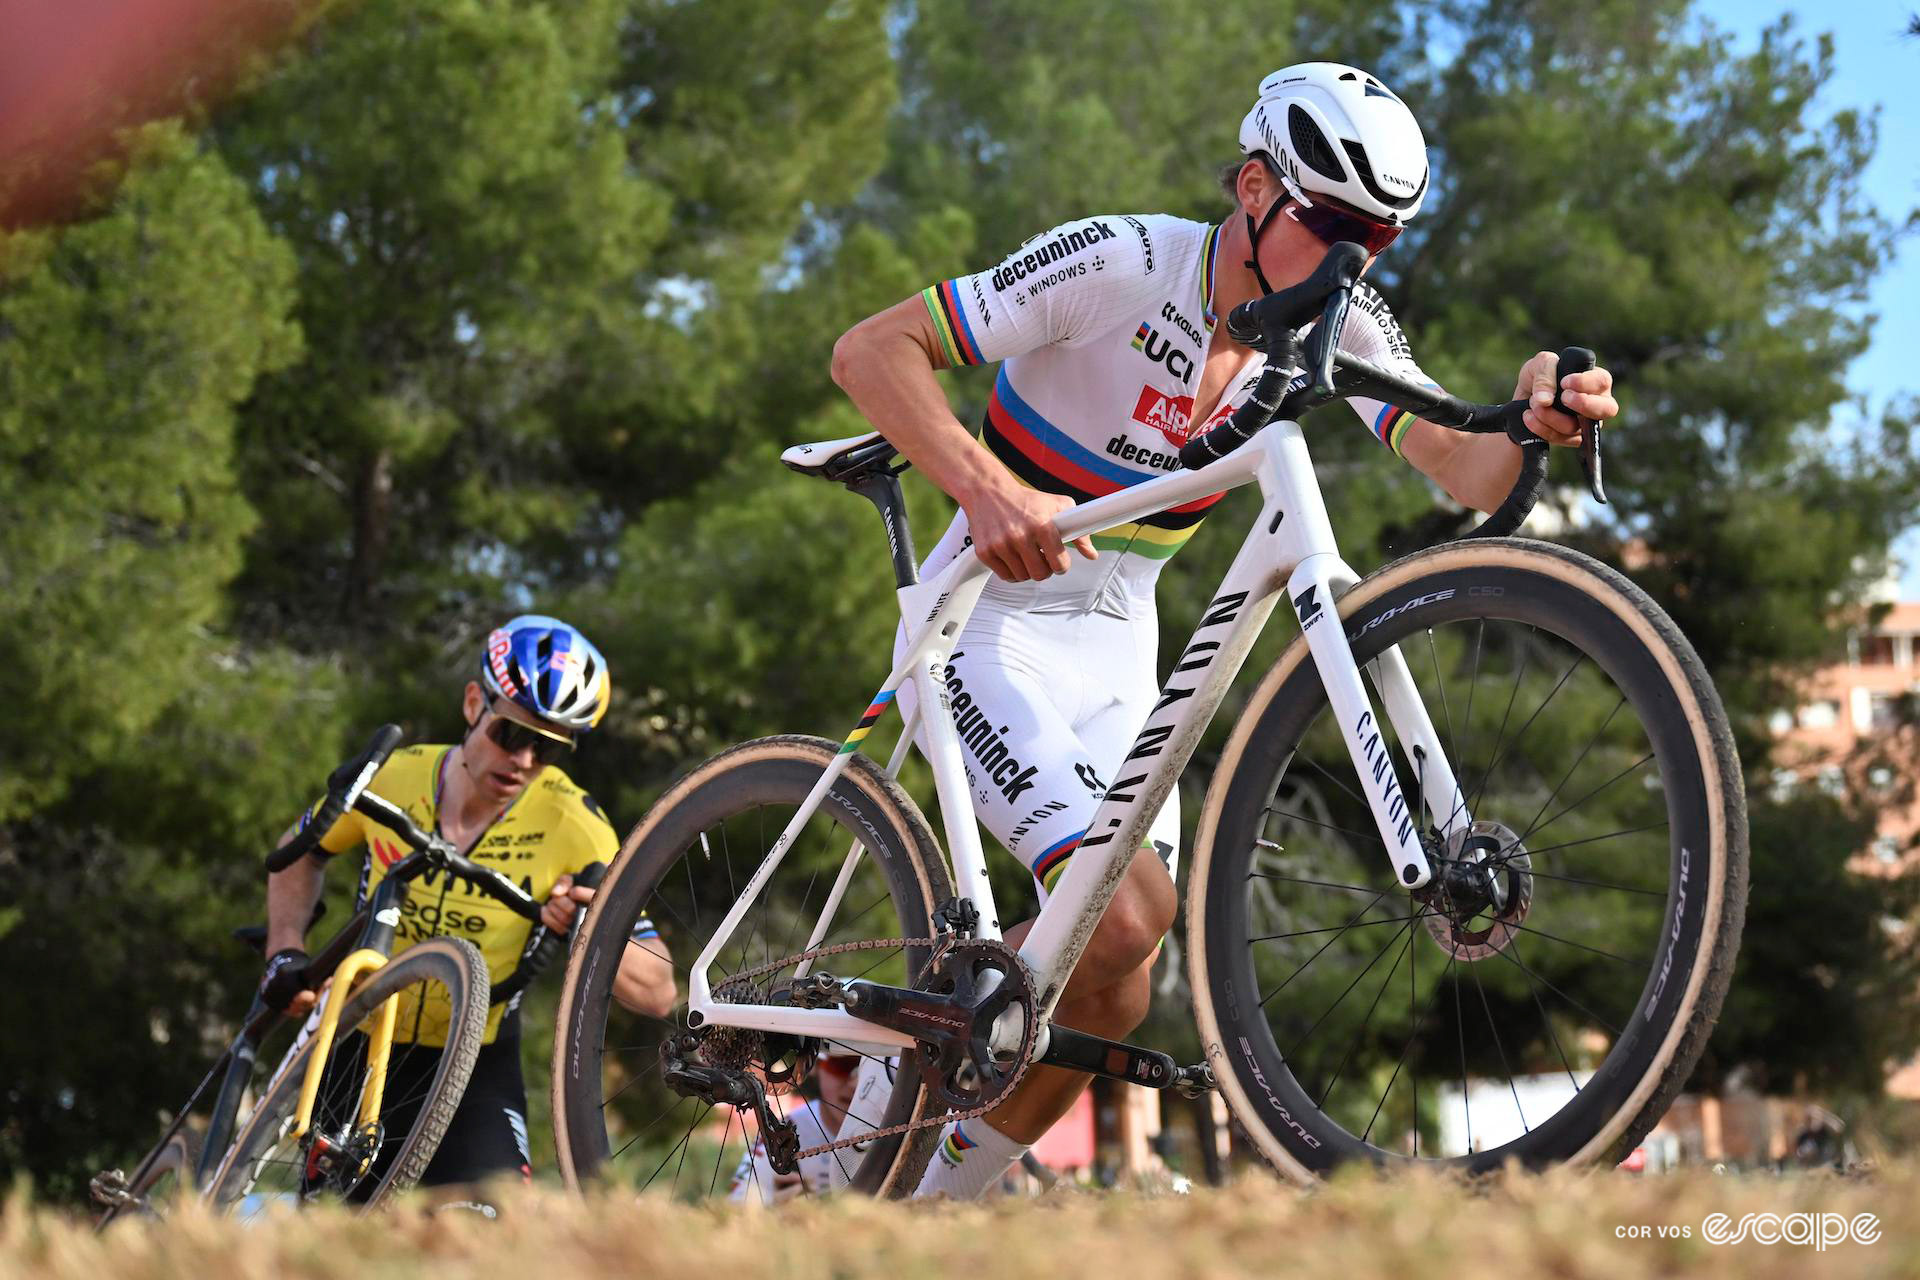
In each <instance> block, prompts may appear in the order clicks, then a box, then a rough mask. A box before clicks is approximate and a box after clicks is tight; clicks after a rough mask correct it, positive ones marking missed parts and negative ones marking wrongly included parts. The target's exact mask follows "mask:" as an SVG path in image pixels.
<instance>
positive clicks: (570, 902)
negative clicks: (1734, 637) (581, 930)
mask: <svg viewBox="0 0 1920 1280" xmlns="http://www.w3.org/2000/svg"><path fill="white" fill-rule="evenodd" d="M593 893H594V891H593V890H592V889H590V888H588V887H587V886H586V885H584V884H575V883H574V882H573V877H572V876H561V877H560V878H559V879H558V880H555V881H554V882H553V889H552V896H550V897H549V898H548V899H547V900H546V902H545V904H543V905H542V906H541V908H540V923H541V924H543V925H545V926H547V929H548V931H549V932H551V933H565V932H566V931H567V930H568V929H570V928H572V927H573V917H574V915H575V913H577V912H578V911H579V910H580V904H581V903H583V902H592V901H593Z"/></svg>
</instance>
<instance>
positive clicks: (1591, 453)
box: [1553, 347, 1607, 503]
mask: <svg viewBox="0 0 1920 1280" xmlns="http://www.w3.org/2000/svg"><path fill="white" fill-rule="evenodd" d="M1597 364H1599V358H1598V357H1596V356H1595V355H1594V354H1593V352H1592V351H1591V350H1589V349H1588V348H1586V347H1568V348H1566V349H1565V350H1564V351H1562V352H1561V353H1560V365H1559V367H1558V368H1557V369H1555V370H1554V375H1555V376H1554V387H1553V407H1554V408H1555V409H1558V410H1559V411H1560V412H1561V413H1565V414H1568V415H1570V416H1571V417H1572V418H1573V420H1574V421H1575V422H1578V423H1579V424H1580V470H1581V471H1582V472H1583V473H1585V475H1586V477H1587V492H1588V493H1591V494H1592V495H1593V500H1594V501H1595V502H1601V503H1604V502H1605V501H1606V500H1607V492H1606V489H1605V488H1604V487H1603V486H1602V485H1601V483H1600V424H1599V423H1598V422H1597V421H1589V420H1588V419H1586V418H1582V417H1581V416H1580V415H1579V414H1577V413H1574V412H1573V410H1571V409H1569V408H1567V406H1566V405H1565V404H1564V403H1563V402H1562V401H1561V398H1560V397H1561V394H1562V391H1561V387H1560V379H1561V378H1563V377H1565V376H1566V375H1567V374H1569V373H1585V372H1586V371H1587V370H1589V369H1591V368H1593V367H1595V366H1596V365H1597Z"/></svg>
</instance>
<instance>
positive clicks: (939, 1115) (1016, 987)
mask: <svg viewBox="0 0 1920 1280" xmlns="http://www.w3.org/2000/svg"><path fill="white" fill-rule="evenodd" d="M912 947H924V948H927V949H928V950H930V951H932V953H933V954H932V956H931V957H930V958H929V960H928V962H927V964H926V966H925V967H924V968H923V969H922V970H921V972H920V973H919V974H918V975H917V976H916V977H915V978H914V980H913V984H912V985H913V988H914V989H915V990H919V991H927V990H933V989H934V988H930V987H927V986H925V985H923V984H924V983H926V982H927V981H929V980H932V981H936V982H937V981H941V980H943V978H951V976H952V975H953V974H955V973H958V972H960V970H956V969H954V968H953V967H952V966H951V965H949V964H948V963H947V962H948V960H949V958H950V957H952V956H954V955H958V956H960V957H961V963H962V964H967V963H968V958H969V957H971V958H972V962H971V966H970V969H969V972H970V973H974V974H977V973H978V972H979V969H980V968H981V967H982V964H983V962H984V961H985V960H987V959H988V958H991V959H992V960H993V961H994V962H996V966H995V967H998V968H999V970H1000V972H1002V973H1003V974H1004V975H1005V977H1003V979H1002V981H1001V984H1000V987H999V988H998V989H996V990H995V991H994V993H993V995H992V996H991V997H990V1001H989V1003H990V1005H991V1006H992V1008H993V1009H994V1010H995V1012H996V1018H997V1017H998V1016H1004V1014H1005V1013H1006V1012H1007V1011H1008V1010H1011V1009H1013V1008H1015V1007H1018V1008H1019V1009H1021V1011H1022V1012H1023V1014H1024V1017H1023V1019H1022V1026H1021V1029H1020V1050H1019V1053H1018V1055H1017V1056H1016V1057H1015V1058H1014V1059H1013V1060H1012V1061H1011V1062H1009V1063H1006V1064H1004V1065H1002V1064H997V1063H992V1062H991V1055H988V1057H989V1061H990V1066H991V1068H992V1071H993V1079H992V1083H993V1084H994V1086H995V1087H993V1088H991V1089H990V1090H986V1091H982V1092H981V1093H980V1095H979V1098H978V1100H977V1101H974V1102H973V1103H971V1105H967V1106H963V1107H957V1108H956V1107H955V1106H954V1102H953V1100H952V1099H951V1098H950V1097H949V1094H948V1087H949V1085H948V1082H947V1081H946V1080H945V1079H944V1078H939V1083H938V1084H937V1085H936V1084H933V1083H923V1084H922V1087H923V1088H926V1089H928V1090H929V1091H930V1092H931V1093H932V1094H933V1095H934V1098H935V1099H936V1100H937V1101H938V1102H940V1103H942V1104H944V1105H945V1106H946V1107H947V1108H949V1109H947V1110H940V1111H936V1112H935V1113H934V1114H931V1115H925V1116H921V1117H920V1118H919V1119H917V1120H906V1121H902V1122H901V1123H900V1124H894V1125H885V1126H882V1127H879V1128H875V1129H868V1130H865V1131H863V1132H861V1133H857V1134H854V1135H852V1136H850V1137H846V1138H835V1139H833V1140H832V1141H830V1142H823V1143H821V1144H820V1145H819V1146H815V1147H806V1148H803V1149H802V1150H800V1151H799V1152H797V1153H795V1155H794V1159H796V1160H806V1159H809V1158H811V1157H813V1156H817V1155H824V1154H825V1153H827V1152H829V1151H839V1150H842V1149H844V1148H848V1147H854V1146H862V1147H864V1146H865V1145H867V1144H868V1143H870V1142H873V1141H875V1140H876V1139H880V1138H892V1137H896V1136H898V1135H900V1134H905V1133H912V1132H915V1131H916V1130H920V1129H930V1128H933V1127H935V1126H937V1125H945V1124H946V1123H947V1122H948V1121H950V1120H951V1121H956V1122H957V1121H962V1120H973V1119H976V1118H978V1117H980V1116H983V1115H985V1114H986V1113H987V1112H989V1111H991V1110H993V1108H994V1107H996V1106H998V1105H999V1104H1000V1102H1001V1101H1002V1100H1003V1099H1005V1098H1006V1096H1007V1095H1008V1094H1010V1093H1012V1092H1013V1090H1014V1089H1016V1088H1018V1087H1019V1084H1020V1081H1021V1080H1022V1078H1024V1077H1025V1075H1026V1073H1027V1068H1028V1066H1029V1065H1031V1063H1032V1061H1033V1050H1034V1047H1035V1045H1036V1044H1037V1043H1038V1041H1039V1038H1040V1018H1039V1013H1038V1011H1037V1010H1036V1009H1035V1007H1034V999H1033V977H1032V974H1031V973H1029V972H1028V970H1027V965H1026V961H1024V960H1022V959H1021V958H1020V953H1019V952H1017V951H1015V950H1014V949H1013V948H1012V947H1009V946H1007V945H1006V944H1005V943H1004V942H998V941H991V940H988V939H984V938H980V939H960V938H955V937H953V936H952V935H951V934H943V935H941V936H938V937H933V938H869V939H866V940H865V941H861V942H838V943H834V944H832V945H830V946H825V947H817V948H815V949H813V950H811V951H801V952H797V953H795V954H794V955H790V956H784V957H782V958H781V959H778V960H769V961H768V962H767V963H765V964H762V965H756V966H754V967H753V968H750V969H742V970H740V971H739V972H738V973H735V974H734V975H732V976H731V977H730V978H728V979H727V981H726V982H725V983H723V984H721V988H719V989H716V991H715V996H716V998H717V997H719V993H720V990H729V991H730V992H731V993H734V994H733V997H732V999H731V1000H730V1001H728V1002H729V1003H744V1002H745V1000H744V997H745V996H746V995H747V993H748V992H757V991H758V989H757V988H755V987H754V986H753V985H752V983H753V981H754V980H755V979H756V978H761V977H765V976H768V975H770V974H774V973H778V972H780V971H781V970H783V969H787V968H790V967H792V966H795V965H799V964H802V963H810V962H812V961H815V960H819V959H822V958H824V957H827V956H837V955H847V954H850V953H852V952H858V951H894V950H906V949H908V948H912ZM1003 991H1004V992H1006V993H1007V994H1006V997H1005V998H1004V999H1002V992H1003ZM1022 993H1024V994H1025V997H1026V998H1025V999H1024V1000H1019V996H1020V995H1021V994H1022ZM1016 1001H1018V1004H1017V1006H1016ZM983 1012H984V1011H983ZM740 1030H741V1028H737V1027H732V1028H730V1027H709V1028H707V1029H706V1035H705V1036H703V1037H702V1041H701V1057H702V1059H706V1060H708V1061H711V1060H710V1059H708V1054H707V1038H708V1037H710V1036H712V1035H713V1034H714V1033H717V1032H720V1031H740ZM991 1030H992V1022H991V1021H989V1022H988V1024H987V1026H986V1027H985V1028H984V1029H983V1030H982V1032H981V1035H980V1036H979V1037H978V1039H979V1040H980V1041H981V1043H982V1046H983V1050H984V1042H985V1039H986V1037H987V1036H988V1035H990V1034H991ZM747 1035H749V1036H751V1037H753V1038H754V1041H757V1042H758V1049H759V1052H761V1053H764V1052H765V1046H766V1037H765V1036H763V1035H762V1034H761V1033H760V1032H757V1031H750V1032H747ZM722 1045H723V1047H724V1049H725V1051H726V1052H728V1053H737V1052H739V1050H740V1049H741V1048H742V1047H743V1046H746V1045H747V1042H745V1041H734V1040H727V1039H723V1040H722ZM750 1051H751V1050H750ZM973 1056H974V1055H973V1054H972V1053H969V1054H968V1055H967V1057H968V1059H969V1061H970V1060H971V1059H972V1057H973ZM750 1060H751V1059H750ZM715 1065H717V1064H715ZM963 1065H965V1064H963ZM741 1069H743V1068H741ZM937 1078H938V1077H937ZM953 1087H954V1088H955V1089H956V1090H957V1091H958V1096H960V1097H967V1096H969V1095H968V1093H967V1089H968V1085H967V1083H966V1082H965V1081H956V1082H954V1084H953Z"/></svg>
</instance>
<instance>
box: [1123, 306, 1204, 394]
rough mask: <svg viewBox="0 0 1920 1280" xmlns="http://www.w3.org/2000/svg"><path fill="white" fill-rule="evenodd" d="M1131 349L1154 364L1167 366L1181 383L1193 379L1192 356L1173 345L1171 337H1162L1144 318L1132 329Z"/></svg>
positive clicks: (1168, 370) (1169, 371)
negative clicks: (1138, 325)
mask: <svg viewBox="0 0 1920 1280" xmlns="http://www.w3.org/2000/svg"><path fill="white" fill-rule="evenodd" d="M1133 349H1134V350H1135V351H1138V352H1140V353H1141V354H1142V355H1144V356H1146V358H1147V359H1149V360H1151V361H1153V362H1154V363H1155V364H1164V365H1165V366H1167V372H1168V373H1170V374H1172V375H1173V376H1174V377H1176V378H1178V379H1180V382H1181V385H1183V386H1184V385H1185V384H1187V383H1189V382H1192V381H1193V357H1192V356H1190V355H1188V354H1187V353H1186V352H1184V351H1182V350H1180V349H1179V348H1178V347H1176V346H1174V345H1173V340H1172V339H1171V338H1166V337H1162V336H1161V334H1160V332H1159V331H1158V330H1156V329H1155V328H1154V327H1153V326H1152V325H1150V324H1148V323H1147V322H1146V321H1145V320H1142V321H1141V322H1140V327H1139V328H1138V329H1137V330H1135V331H1134V335H1133Z"/></svg>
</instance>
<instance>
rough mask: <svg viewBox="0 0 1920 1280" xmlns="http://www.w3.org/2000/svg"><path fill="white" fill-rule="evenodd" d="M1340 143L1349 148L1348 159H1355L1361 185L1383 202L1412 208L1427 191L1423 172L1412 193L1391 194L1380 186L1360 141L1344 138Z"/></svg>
mask: <svg viewBox="0 0 1920 1280" xmlns="http://www.w3.org/2000/svg"><path fill="white" fill-rule="evenodd" d="M1340 145H1342V146H1343V147H1345V148H1346V149H1347V159H1349V160H1351V161H1353V171H1354V172H1355V173H1357V174H1358V175H1360V185H1361V186H1363V187H1365V188H1366V189H1367V194H1368V195H1371V196H1372V197H1373V198H1374V199H1375V200H1378V201H1379V202H1380V203H1381V204H1384V205H1386V206H1388V207H1389V208H1393V209H1407V208H1411V207H1412V206H1413V205H1414V204H1415V203H1416V202H1417V201H1418V200H1419V199H1420V196H1421V193H1422V192H1424V191H1426V189H1427V180H1426V175H1425V174H1422V175H1421V176H1420V185H1419V186H1418V187H1415V188H1414V189H1413V191H1412V192H1411V193H1410V194H1408V195H1404V196H1396V195H1392V194H1390V193H1389V192H1387V191H1386V190H1384V189H1383V188H1382V187H1381V186H1380V182H1379V180H1378V179H1377V178H1375V177H1374V176H1373V166H1372V165H1370V164H1368V163H1367V153H1366V152H1364V151H1362V150H1361V149H1360V144H1359V143H1357V142H1351V141H1348V140H1347V139H1345V138H1342V139H1341V140H1340Z"/></svg>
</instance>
